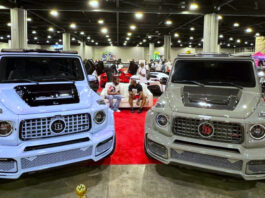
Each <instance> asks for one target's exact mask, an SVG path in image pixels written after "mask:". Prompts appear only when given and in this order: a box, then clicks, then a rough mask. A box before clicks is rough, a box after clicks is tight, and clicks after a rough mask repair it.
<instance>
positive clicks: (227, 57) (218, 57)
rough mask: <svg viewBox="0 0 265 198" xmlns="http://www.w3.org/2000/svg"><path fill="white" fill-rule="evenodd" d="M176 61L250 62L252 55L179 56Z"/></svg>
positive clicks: (209, 54) (205, 54)
mask: <svg viewBox="0 0 265 198" xmlns="http://www.w3.org/2000/svg"><path fill="white" fill-rule="evenodd" d="M176 59H189V60H193V59H194V60H198V59H210V60H250V61H252V60H253V58H252V56H251V55H237V54H218V53H200V54H179V55H178V56H177V57H176Z"/></svg>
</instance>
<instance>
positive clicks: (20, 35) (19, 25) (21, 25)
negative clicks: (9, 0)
mask: <svg viewBox="0 0 265 198" xmlns="http://www.w3.org/2000/svg"><path fill="white" fill-rule="evenodd" d="M10 18H11V48H15V49H25V48H27V42H28V40H27V39H28V29H27V11H26V10H24V9H22V8H12V9H10Z"/></svg>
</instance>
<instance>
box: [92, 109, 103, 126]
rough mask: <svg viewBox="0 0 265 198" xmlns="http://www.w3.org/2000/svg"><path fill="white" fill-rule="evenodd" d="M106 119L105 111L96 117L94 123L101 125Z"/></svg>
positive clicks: (98, 113)
mask: <svg viewBox="0 0 265 198" xmlns="http://www.w3.org/2000/svg"><path fill="white" fill-rule="evenodd" d="M105 119H106V114H105V112H104V111H99V112H97V113H96V114H95V116H94V121H95V122H96V123H97V124H101V123H103V122H104V121H105Z"/></svg>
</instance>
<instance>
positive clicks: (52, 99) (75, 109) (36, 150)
mask: <svg viewBox="0 0 265 198" xmlns="http://www.w3.org/2000/svg"><path fill="white" fill-rule="evenodd" d="M114 148H115V130H114V119H113V112H112V111H111V110H109V108H108V107H107V106H106V105H105V103H104V101H103V100H102V99H101V98H100V96H98V95H97V94H96V93H95V92H94V91H93V90H92V89H90V87H89V84H88V76H87V74H86V72H85V69H84V67H83V64H82V61H81V58H80V57H79V56H78V55H76V54H73V53H66V52H65V53H64V52H61V53H55V52H41V51H32V50H21V51H2V53H0V178H12V179H15V178H18V177H20V176H21V175H22V174H23V173H26V172H32V171H37V170H42V169H46V168H51V167H56V166H61V165H65V164H70V163H74V162H78V161H83V160H90V159H91V160H94V161H98V160H100V159H102V158H104V157H106V156H108V155H110V154H112V152H113V151H114Z"/></svg>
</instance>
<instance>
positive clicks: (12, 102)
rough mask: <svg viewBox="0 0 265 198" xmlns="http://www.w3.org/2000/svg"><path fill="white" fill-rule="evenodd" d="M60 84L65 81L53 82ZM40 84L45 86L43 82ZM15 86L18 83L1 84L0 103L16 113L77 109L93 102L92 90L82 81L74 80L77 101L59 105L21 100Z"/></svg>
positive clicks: (89, 105) (87, 106)
mask: <svg viewBox="0 0 265 198" xmlns="http://www.w3.org/2000/svg"><path fill="white" fill-rule="evenodd" d="M49 84H51V83H49ZM61 84H66V83H59V82H58V83H57V82H56V83H53V85H54V86H56V85H61ZM26 85H29V84H25V86H26ZM41 85H44V86H45V84H41ZM17 86H18V84H2V85H1V89H0V98H1V103H2V105H4V106H5V107H6V108H7V109H9V110H10V111H12V112H13V113H15V114H17V115H26V114H38V113H51V112H61V111H71V110H79V109H84V108H89V107H91V105H92V102H93V101H92V100H90V98H91V97H92V95H94V94H93V93H92V92H93V91H92V90H91V89H90V88H89V86H88V84H87V83H85V82H83V81H80V82H75V87H76V90H77V94H78V97H79V100H78V102H75V103H68V104H60V105H40V106H32V105H30V104H29V103H27V102H26V101H25V100H23V98H22V97H21V96H19V94H18V92H17V91H16V87H17ZM19 86H21V84H19ZM31 86H32V85H31ZM89 96H91V97H89Z"/></svg>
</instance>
